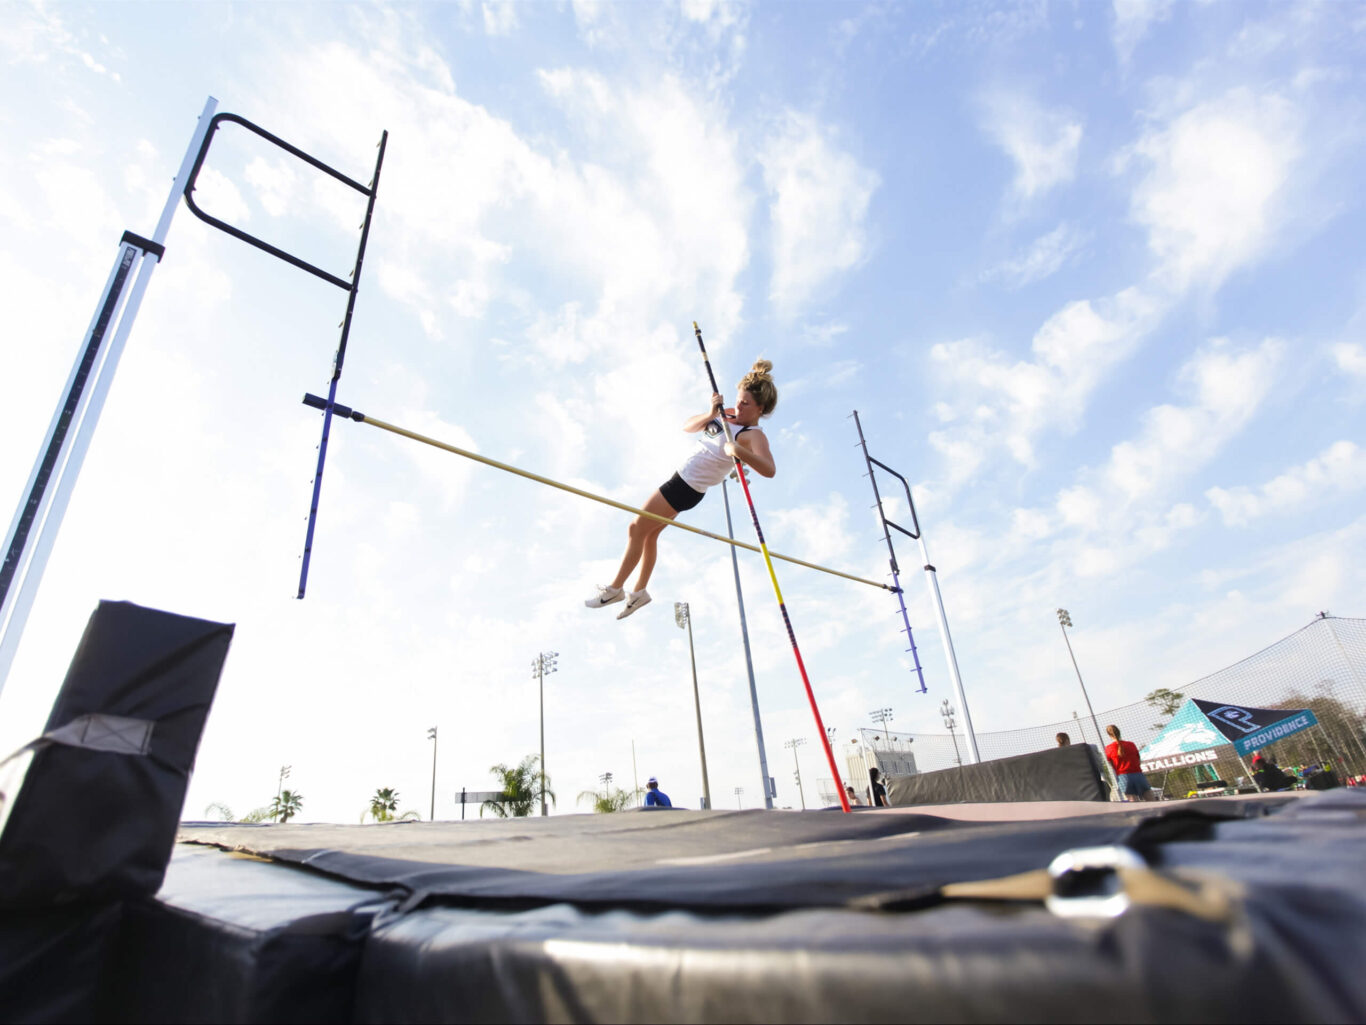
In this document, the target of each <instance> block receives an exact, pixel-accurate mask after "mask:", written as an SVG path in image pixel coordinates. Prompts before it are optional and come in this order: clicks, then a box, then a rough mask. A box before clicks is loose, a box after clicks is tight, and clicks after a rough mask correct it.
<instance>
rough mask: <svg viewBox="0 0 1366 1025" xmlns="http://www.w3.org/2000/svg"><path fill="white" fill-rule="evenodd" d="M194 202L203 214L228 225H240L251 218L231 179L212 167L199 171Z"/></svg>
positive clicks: (244, 201) (245, 203)
mask: <svg viewBox="0 0 1366 1025" xmlns="http://www.w3.org/2000/svg"><path fill="white" fill-rule="evenodd" d="M194 200H195V202H196V203H197V204H198V205H199V208H200V209H201V210H203V211H204V212H205V213H207V214H210V215H211V216H214V217H217V218H219V219H220V220H223V221H227V222H228V223H229V224H233V225H242V224H245V223H246V222H247V221H248V220H249V219H250V217H251V210H250V208H249V207H248V206H247V202H246V200H244V199H243V198H242V193H241V192H239V191H238V189H237V186H236V185H234V184H233V183H232V179H230V178H228V177H227V176H225V175H224V174H223V173H222V172H221V171H218V170H216V169H215V168H212V167H205V168H202V169H201V170H200V172H199V178H198V179H197V180H196V181H195V189H194Z"/></svg>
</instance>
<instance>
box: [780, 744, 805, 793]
mask: <svg viewBox="0 0 1366 1025" xmlns="http://www.w3.org/2000/svg"><path fill="white" fill-rule="evenodd" d="M805 743H806V738H805V737H793V738H792V739H791V740H785V741H783V747H786V748H791V749H792V764H793V766H794V767H795V768H796V773H795V775H796V777H797V796H798V797H800V798H801V802H802V811H806V791H804V790H803V789H802V766H801V763H800V762H798V761H797V748H799V747H801V746H802V745H803V744H805Z"/></svg>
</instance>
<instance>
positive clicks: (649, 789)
mask: <svg viewBox="0 0 1366 1025" xmlns="http://www.w3.org/2000/svg"><path fill="white" fill-rule="evenodd" d="M673 806H674V803H673V801H670V800H669V795H668V794H666V793H665V792H664V791H663V790H660V789H659V780H657V779H655V778H654V777H653V776H651V777H650V778H649V779H648V780H646V781H645V807H647V808H672V807H673Z"/></svg>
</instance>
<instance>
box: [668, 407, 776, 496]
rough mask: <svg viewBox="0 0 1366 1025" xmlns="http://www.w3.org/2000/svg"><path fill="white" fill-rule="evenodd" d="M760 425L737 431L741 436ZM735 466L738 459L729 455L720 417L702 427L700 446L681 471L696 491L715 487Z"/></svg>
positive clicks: (685, 482) (686, 481)
mask: <svg viewBox="0 0 1366 1025" xmlns="http://www.w3.org/2000/svg"><path fill="white" fill-rule="evenodd" d="M758 429H759V428H757V427H741V428H739V429H737V430H736V431H735V437H736V438H738V437H740V435H742V434H744V433H745V431H757V430H758ZM733 469H735V460H733V459H732V458H731V457H730V456H728V455H726V431H725V428H724V427H722V426H721V421H720V420H713V421H712V422H711V423H709V424H707V426H706V427H704V428H702V431H701V433H700V434H699V435H698V438H697V448H696V450H695V451H694V452H693V454H692V455H691V456H689V457H688V461H687V462H685V463H684V464H683V465H682V466H681V467H679V470H678V475H679V476H680V477H682V478H683V483H684V484H686V485H688V487H690V488H692V489H693V490H694V491H697V492H703V491H706V490H707V488H714V487H716V485H718V484H720V483H721V482H722V481H723V480H725V479H726V474H728V473H730V471H731V470H733Z"/></svg>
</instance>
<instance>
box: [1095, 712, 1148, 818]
mask: <svg viewBox="0 0 1366 1025" xmlns="http://www.w3.org/2000/svg"><path fill="white" fill-rule="evenodd" d="M1105 732H1106V733H1108V734H1109V735H1110V736H1111V737H1113V738H1114V741H1113V742H1112V743H1110V744H1107V745H1106V747H1105V759H1106V761H1108V762H1109V763H1110V767H1111V768H1112V769H1114V770H1115V777H1116V778H1117V779H1118V780H1119V796H1120V797H1121V798H1123V799H1124V800H1126V801H1154V800H1156V799H1157V795H1156V794H1155V793H1153V788H1152V784H1150V783H1149V782H1148V777H1147V776H1145V775H1143V764H1142V762H1141V761H1140V760H1139V757H1138V747H1137V745H1135V744H1134V743H1133V741H1129V740H1121V739H1120V736H1119V727H1118V726H1115V725H1110V726H1107V727H1105Z"/></svg>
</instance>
